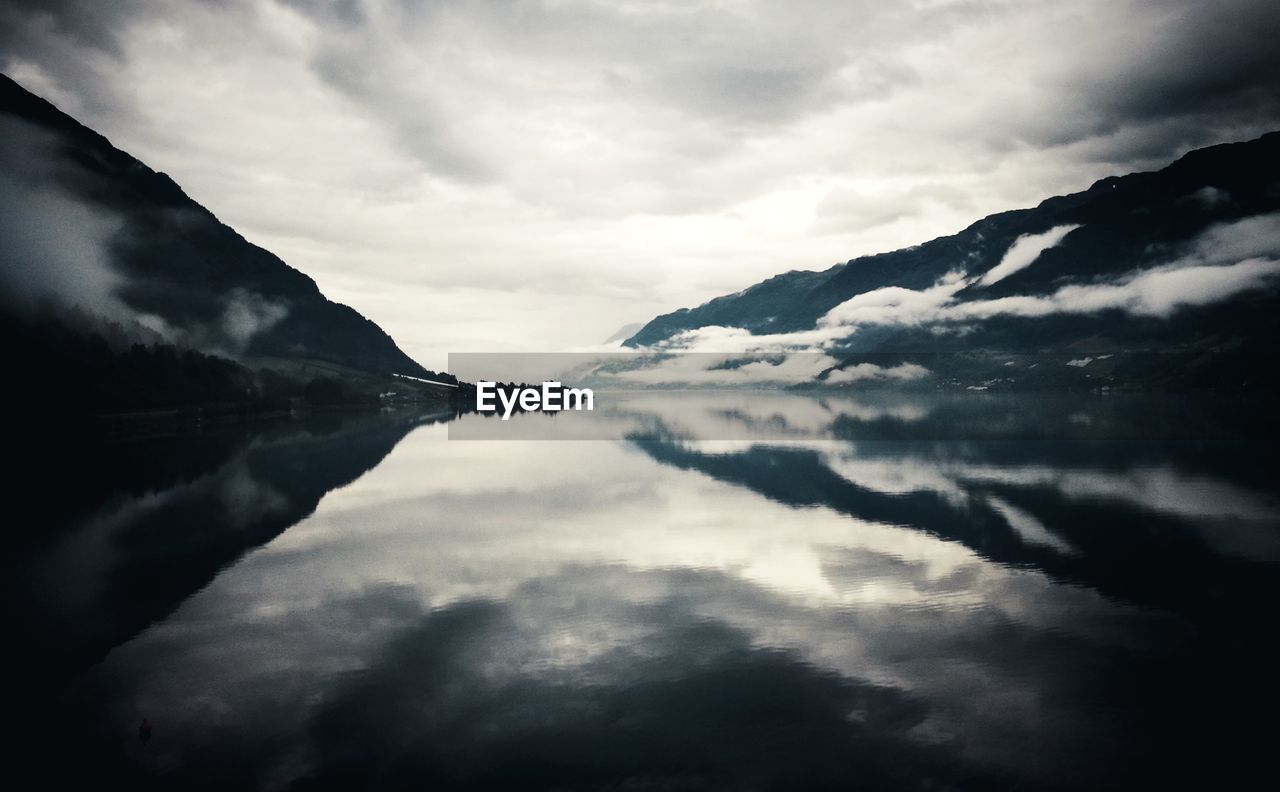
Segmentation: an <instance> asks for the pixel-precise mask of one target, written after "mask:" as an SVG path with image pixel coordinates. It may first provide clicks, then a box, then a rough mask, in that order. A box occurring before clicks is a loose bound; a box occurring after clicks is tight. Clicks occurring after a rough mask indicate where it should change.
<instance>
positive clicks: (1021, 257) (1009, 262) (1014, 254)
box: [977, 225, 1080, 286]
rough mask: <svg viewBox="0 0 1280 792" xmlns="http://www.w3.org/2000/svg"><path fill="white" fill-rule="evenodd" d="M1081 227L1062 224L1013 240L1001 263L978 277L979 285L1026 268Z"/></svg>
mask: <svg viewBox="0 0 1280 792" xmlns="http://www.w3.org/2000/svg"><path fill="white" fill-rule="evenodd" d="M1079 227H1080V226H1078V225H1060V226H1054V227H1053V228H1050V229H1049V230H1048V231H1045V232H1043V233H1040V234H1023V235H1022V236H1020V237H1018V238H1017V239H1015V240H1014V241H1013V244H1012V245H1010V246H1009V249H1008V250H1006V251H1005V254H1004V257H1003V258H1001V259H1000V263H999V264H997V265H995V266H994V267H992V268H991V269H989V270H987V272H986V274H984V275H983V276H982V277H980V278H978V282H977V285H979V286H990V285H991V284H993V283H996V282H997V281H1001V280H1004V279H1005V278H1007V277H1009V276H1010V275H1012V274H1013V273H1015V272H1018V271H1019V270H1023V269H1026V268H1027V267H1029V266H1030V265H1031V264H1032V263H1033V262H1034V261H1035V260H1036V259H1038V258H1039V257H1040V254H1041V253H1043V252H1045V251H1046V250H1048V249H1049V248H1051V247H1053V246H1054V245H1057V244H1058V243H1059V242H1061V241H1062V238H1063V237H1065V236H1066V235H1067V234H1069V233H1071V232H1072V231H1074V230H1076V229H1077V228H1079Z"/></svg>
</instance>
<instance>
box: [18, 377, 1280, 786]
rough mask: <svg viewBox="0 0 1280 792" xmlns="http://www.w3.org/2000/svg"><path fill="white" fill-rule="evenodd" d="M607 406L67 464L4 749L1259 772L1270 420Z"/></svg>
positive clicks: (1004, 774)
mask: <svg viewBox="0 0 1280 792" xmlns="http://www.w3.org/2000/svg"><path fill="white" fill-rule="evenodd" d="M596 398H597V400H598V401H599V402H600V403H601V404H602V408H603V409H602V412H601V415H599V416H597V417H596V420H600V421H604V420H606V419H608V420H609V421H611V423H610V431H611V432H613V433H615V434H616V436H613V437H612V439H599V440H582V441H567V440H556V439H551V438H543V439H537V436H538V435H537V432H533V433H531V434H528V435H527V437H530V438H532V439H523V440H515V441H512V440H501V439H496V440H494V439H489V440H468V439H463V434H465V433H463V434H459V433H460V432H461V430H462V429H464V428H466V427H468V426H471V427H475V426H479V427H481V428H482V429H484V431H482V432H479V433H478V435H477V436H483V437H498V438H501V437H502V436H503V435H502V431H507V427H512V428H511V429H510V431H513V432H517V431H519V430H518V429H516V427H517V426H524V427H525V428H526V429H527V428H528V427H536V426H538V425H539V424H538V423H537V422H539V421H545V420H546V416H540V415H533V414H526V415H516V416H514V417H513V418H512V420H511V421H510V422H509V423H508V424H506V425H503V424H500V423H498V422H497V421H496V420H495V419H484V418H481V417H479V416H475V415H468V416H463V417H462V418H461V419H456V418H455V417H454V416H452V415H449V414H439V415H432V414H426V415H422V414H414V413H411V412H390V413H375V414H367V415H365V414H328V415H317V416H312V417H309V418H306V419H294V420H278V421H263V422H259V423H257V424H252V425H250V424H236V425H225V426H214V425H209V426H205V427H203V428H201V429H200V430H199V431H193V432H189V433H183V434H181V435H178V436H162V437H151V438H135V439H127V440H118V441H113V442H110V443H106V442H104V443H94V444H83V445H77V444H76V442H75V440H74V438H73V439H71V440H69V441H67V442H66V444H64V445H55V446H54V447H52V448H48V449H45V452H44V453H43V456H42V458H41V459H38V460H34V461H32V462H31V463H30V464H29V465H27V468H28V470H26V472H25V474H24V473H18V474H15V475H16V476H17V478H15V481H18V482H20V483H22V485H21V486H15V488H14V492H13V495H12V496H11V498H10V502H11V509H12V512H13V514H14V515H16V517H17V518H18V519H16V520H15V521H14V523H13V525H14V526H15V527H13V528H11V531H12V533H13V534H14V536H15V537H16V538H15V540H14V544H15V549H14V552H12V553H11V554H10V557H9V558H8V559H7V560H6V571H5V586H6V587H7V588H8V589H9V590H8V591H7V592H6V602H7V603H8V604H9V606H10V609H11V610H12V611H13V612H12V613H11V615H10V617H9V621H10V623H11V624H12V625H13V629H12V633H11V637H12V638H13V644H12V646H13V647H14V649H13V650H11V652H10V657H9V659H8V662H9V663H10V665H11V673H10V678H11V679H13V680H15V682H16V684H15V688H17V692H16V693H15V697H14V698H13V702H14V706H13V707H12V708H11V712H10V720H11V721H15V722H16V725H17V727H18V729H19V730H20V731H22V732H23V733H24V734H25V737H24V738H20V741H19V742H18V743H17V744H16V745H17V746H19V747H20V752H19V754H18V755H20V756H25V757H26V758H28V759H30V760H32V761H33V762H34V763H36V764H37V765H38V766H39V767H40V768H41V771H42V772H44V773H48V774H51V775H52V776H53V777H54V778H55V779H62V780H77V781H80V782H90V783H97V784H98V785H102V784H106V785H107V786H111V785H112V784H113V783H116V782H121V783H124V782H127V783H129V784H131V785H133V786H143V787H144V788H149V787H153V786H154V787H160V788H180V789H192V788H217V789H357V788H387V789H398V788H404V789H429V788H444V789H602V788H607V789H744V790H754V789H761V790H764V789H778V790H783V789H786V790H805V789H855V788H856V789H967V788H972V789H1097V788H1102V787H1125V788H1134V787H1140V788H1156V787H1157V786H1158V785H1163V786H1183V785H1198V784H1203V785H1210V786H1216V787H1224V786H1225V787H1230V786H1232V785H1233V783H1243V779H1246V778H1249V777H1250V776H1251V774H1252V773H1255V772H1258V771H1259V770H1260V769H1266V770H1268V771H1269V767H1270V759H1271V752H1272V748H1273V745H1274V737H1275V734H1276V731H1277V729H1276V726H1275V723H1274V718H1275V714H1276V705H1277V703H1280V697H1278V696H1277V692H1278V685H1277V682H1276V668H1277V659H1280V658H1278V657H1277V655H1278V654H1280V653H1278V652H1277V650H1276V648H1275V646H1274V645H1273V644H1274V643H1275V642H1274V641H1273V640H1272V633H1273V631H1274V629H1275V624H1276V616H1275V605H1276V603H1277V600H1278V597H1277V593H1278V588H1280V587H1278V585H1277V583H1278V581H1280V578H1277V575H1276V572H1277V563H1280V499H1278V498H1277V487H1276V484H1277V481H1276V462H1275V453H1276V452H1275V448H1276V446H1275V439H1276V437H1277V434H1278V433H1277V432H1276V421H1275V418H1274V417H1272V413H1271V411H1269V410H1267V409H1265V408H1264V406H1263V405H1260V404H1256V403H1252V402H1249V401H1243V400H1227V399H1211V398H1181V397H1156V396H1120V395H1113V396H1104V395H1076V396H1057V397H1039V396H1016V397H1015V396H995V395H989V394H973V395H955V396H930V395H898V396H895V395H892V394H887V393H879V394H858V395H835V396H817V395H805V394H790V393H783V392H769V393H762V394H743V393H710V392H707V393H696V394H692V395H685V396H683V397H680V398H672V399H671V400H669V401H666V402H664V401H663V399H664V398H665V397H662V396H660V395H655V394H631V395H627V396H625V397H622V396H620V397H618V398H617V399H613V400H612V401H611V400H610V397H609V395H608V394H600V393H597V396H596ZM610 404H612V405H613V407H612V408H610V407H609V405H610ZM486 420H487V421H488V423H483V422H484V421H486ZM557 420H560V419H557ZM522 422H523V423H522ZM451 423H452V426H451ZM495 427H496V428H495ZM516 436H519V435H516ZM566 436H567V435H566ZM24 475H26V476H29V480H28V479H26V478H23V476H24ZM50 481H52V482H55V483H54V484H53V485H50V484H49V482H50ZM31 482H44V483H43V485H37V484H33V483H31ZM144 719H146V721H147V722H148V723H149V724H150V725H151V727H152V730H153V731H152V734H151V737H150V739H149V740H147V741H145V742H144V741H142V740H141V739H140V737H139V726H140V724H141V723H142V721H143V720H144Z"/></svg>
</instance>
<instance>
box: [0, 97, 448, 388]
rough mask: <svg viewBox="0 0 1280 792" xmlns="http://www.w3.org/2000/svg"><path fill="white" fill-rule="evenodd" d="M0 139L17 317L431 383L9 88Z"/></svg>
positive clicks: (116, 155) (154, 182) (168, 189)
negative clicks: (48, 313) (50, 318)
mask: <svg viewBox="0 0 1280 792" xmlns="http://www.w3.org/2000/svg"><path fill="white" fill-rule="evenodd" d="M0 140H3V142H4V146H3V149H4V153H3V154H0V199H2V201H3V208H4V210H5V211H4V214H5V215H7V219H5V220H4V221H0V222H3V226H4V227H3V228H2V229H0V231H2V232H3V235H2V241H0V244H2V245H3V247H2V248H0V253H3V257H4V261H3V270H0V275H3V278H4V285H5V286H6V289H5V291H6V300H5V301H4V302H5V304H4V306H3V307H4V308H5V309H7V310H8V311H9V312H10V313H11V314H16V315H21V316H23V317H24V318H28V319H29V318H30V317H31V315H32V314H33V313H39V312H42V311H45V310H47V309H48V308H49V307H50V306H56V307H57V309H58V310H60V311H63V312H64V315H65V311H66V310H67V309H70V310H72V311H73V312H74V313H76V314H77V315H78V316H81V317H83V316H84V315H86V314H87V315H89V316H92V317H93V318H94V319H95V320H96V321H97V322H98V323H99V325H109V326H113V327H115V328H117V329H118V330H120V331H121V332H123V333H124V334H125V335H126V336H128V337H129V338H130V339H131V340H133V341H142V342H144V343H162V344H168V345H172V346H174V347H175V348H178V349H189V350H198V351H199V352H202V353H206V354H210V355H214V356H217V357H221V358H228V359H232V360H235V361H238V362H239V363H243V364H246V365H248V366H249V367H250V368H261V367H263V366H267V367H270V366H272V365H275V364H276V363H280V362H284V363H285V364H286V365H293V364H296V363H297V362H298V361H311V362H317V363H323V364H328V365H333V366H337V367H341V368H345V369H350V370H354V371H358V372H368V373H373V374H379V375H388V374H393V373H402V374H410V375H414V376H419V377H426V376H428V375H431V372H428V371H426V370H425V369H423V367H422V366H420V365H419V364H418V363H416V362H415V361H413V360H412V359H411V358H409V356H408V355H406V354H405V353H404V352H403V351H401V350H400V348H399V347H398V346H396V344H395V342H394V341H393V340H392V339H391V337H390V336H388V335H387V334H386V333H385V332H383V330H382V329H381V328H379V327H378V326H377V325H376V324H374V323H373V322H372V321H370V320H368V319H366V318H365V317H363V316H361V315H360V314H359V313H358V312H356V311H355V310H354V309H352V308H350V307H348V306H346V305H341V304H339V303H335V302H332V301H330V300H328V299H326V298H325V296H324V295H323V294H321V293H320V290H319V288H317V286H316V284H315V282H314V281H313V280H311V278H309V277H307V276H306V275H304V274H302V273H301V272H299V271H297V270H295V269H293V268H292V267H290V266H288V265H287V264H285V263H284V262H283V261H281V260H280V259H279V258H277V257H276V256H274V255H273V254H271V253H270V252H268V251H266V250H263V249H262V248H260V247H257V246H255V245H253V244H251V243H249V242H248V241H246V240H245V239H244V238H243V237H241V236H240V235H239V234H237V233H236V232H235V231H234V230H232V229H231V228H230V227H228V226H226V225H225V224H223V223H221V222H220V221H219V220H218V219H217V218H216V217H214V216H213V214H212V213H210V212H209V211H208V210H207V209H205V208H204V207H203V206H201V205H199V204H198V203H196V202H195V201H193V200H191V199H190V198H189V197H188V196H187V195H186V194H185V193H184V192H183V191H182V189H181V188H179V187H178V185H177V184H175V183H174V182H173V180H172V179H170V178H169V177H168V176H166V175H164V174H163V173H157V172H155V171H152V170H151V169H150V168H148V167H146V166H145V165H143V164H142V163H141V162H139V161H138V160H136V159H134V158H133V157H131V156H129V155H128V154H126V153H125V152H123V151H120V150H119V149H116V148H115V147H113V146H112V145H111V144H110V142H109V141H107V139H106V138H104V137H102V136H101V135H99V134H97V133H96V132H94V131H92V130H90V129H88V128H87V127H85V126H83V125H81V124H79V123H78V122H76V121H75V120H74V119H72V118H71V117H70V116H68V115H66V114H64V113H62V112H61V111H59V110H58V109H57V108H55V107H54V106H53V105H51V104H49V103H48V102H46V101H44V100H43V99H41V98H39V97H37V96H35V95H33V94H31V93H29V92H28V91H26V90H24V89H23V88H22V87H21V86H19V85H18V84H17V83H15V82H13V81H12V80H10V79H9V78H7V77H4V76H0ZM94 329H95V331H97V332H99V333H101V332H102V331H101V327H97V328H94ZM105 335H108V336H110V335H111V332H107V333H105ZM264 361H265V362H264ZM431 376H432V377H438V376H441V375H431Z"/></svg>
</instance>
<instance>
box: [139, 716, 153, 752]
mask: <svg viewBox="0 0 1280 792" xmlns="http://www.w3.org/2000/svg"><path fill="white" fill-rule="evenodd" d="M138 739H139V740H142V744H143V745H146V744H147V743H148V742H149V741H150V740H151V721H149V720H147V719H146V718H143V719H142V725H141V726H139V727H138Z"/></svg>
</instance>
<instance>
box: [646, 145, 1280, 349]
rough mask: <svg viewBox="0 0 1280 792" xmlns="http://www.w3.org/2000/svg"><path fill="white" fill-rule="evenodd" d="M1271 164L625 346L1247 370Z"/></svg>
mask: <svg viewBox="0 0 1280 792" xmlns="http://www.w3.org/2000/svg"><path fill="white" fill-rule="evenodd" d="M1276 163H1280V133H1271V134H1268V135H1265V136H1263V137H1262V138H1259V139H1257V140H1254V141H1250V142H1246V143H1234V144H1227V145H1220V146H1214V147H1210V148H1206V149H1201V150H1198V151H1193V152H1191V153H1189V154H1187V155H1186V156H1184V157H1182V158H1181V159H1179V160H1178V161H1177V162H1175V163H1173V164H1172V165H1170V166H1168V167H1166V168H1164V169H1163V170H1160V171H1156V172H1151V173H1137V174H1132V175H1129V176H1124V177H1113V178H1107V179H1103V180H1102V181H1099V182H1097V183H1096V184H1094V185H1093V186H1092V187H1090V188H1089V189H1088V190H1086V191H1084V192H1080V193H1075V194H1072V195H1067V196H1061V197H1056V198H1050V199H1048V200H1046V201H1044V202H1043V203H1041V204H1040V205H1039V206H1037V207H1035V208H1032V209H1023V210H1017V211H1010V212H1003V213H1000V214H996V215H992V216H990V217H987V218H984V219H983V220H980V221H978V222H977V223H974V224H973V225H971V226H969V227H968V228H966V229H964V230H963V231H961V232H959V233H957V234H954V235H952V236H947V237H941V238H938V239H935V240H932V241H930V242H927V243H925V244H922V245H918V246H916V247H911V248H906V249H903V250H898V251H894V252H891V253H883V254H879V255H873V256H863V257H861V258H857V259H854V260H851V261H849V262H847V263H845V264H841V265H837V266H835V267H832V268H830V269H828V270H825V271H821V272H804V271H794V272H788V273H786V274H783V275H778V276H776V277H774V278H770V279H769V280H766V281H763V282H761V283H758V284H756V285H754V286H751V287H750V288H747V289H745V290H744V291H742V292H739V293H737V294H733V295H728V296H724V297H718V298H716V299H713V300H711V301H710V302H707V303H705V304H703V305H701V306H698V307H697V308H693V309H681V310H679V311H675V312H673V313H669V314H665V315H662V316H659V317H657V318H655V319H653V320H652V321H650V322H649V323H648V324H647V325H645V326H644V327H643V328H642V329H641V330H640V331H639V332H637V333H636V334H635V335H633V336H632V337H631V338H630V339H628V340H627V341H626V342H625V343H626V345H627V346H631V347H642V346H652V345H664V346H669V347H676V348H679V347H682V346H683V347H684V348H696V344H691V343H688V342H689V340H690V339H693V340H695V341H696V337H697V333H696V332H695V333H690V331H698V330H699V328H703V329H704V330H703V332H705V329H706V328H740V329H741V330H744V331H747V332H749V333H751V334H752V335H755V336H760V335H767V336H769V337H771V338H776V339H777V340H778V341H779V343H780V344H783V345H786V344H787V343H788V342H795V343H794V345H793V348H794V346H802V345H810V346H812V345H813V344H815V343H820V344H821V345H822V347H823V348H824V349H827V350H836V351H839V352H844V353H849V354H857V353H870V352H908V351H909V352H922V351H928V352H959V351H966V352H968V351H973V350H1001V351H1007V352H1024V353H1026V352H1038V351H1044V350H1057V351H1062V350H1086V351H1095V352H1104V353H1105V352H1118V351H1122V350H1128V351H1132V350H1134V349H1137V348H1141V349H1144V350H1147V351H1153V350H1158V351H1161V352H1177V353H1178V354H1180V355H1183V356H1188V355H1189V356H1192V357H1195V356H1196V355H1197V354H1199V353H1200V352H1203V351H1204V350H1206V349H1212V350H1214V351H1216V352H1223V351H1224V350H1225V351H1226V352H1228V353H1231V354H1236V355H1237V358H1238V359H1236V360H1235V361H1234V362H1233V363H1232V364H1231V366H1230V367H1229V368H1239V367H1241V366H1244V367H1248V365H1249V363H1250V356H1254V355H1255V353H1261V351H1262V350H1263V349H1264V348H1267V347H1269V346H1271V345H1274V344H1275V343H1277V342H1280V337H1278V336H1277V324H1280V323H1277V322H1276V320H1275V316H1276V315H1277V313H1276V310H1277V308H1278V307H1280V303H1278V302H1277V297H1276V292H1277V289H1276V286H1277V277H1276V276H1277V274H1278V273H1280V263H1277V259H1280V169H1278V168H1277V167H1276ZM681 334H683V335H681ZM1246 347H1247V348H1248V354H1244V353H1241V352H1240V350H1241V349H1244V348H1246ZM1086 365H1087V364H1086ZM1179 365H1181V364H1179ZM1219 373H1220V372H1219Z"/></svg>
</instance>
